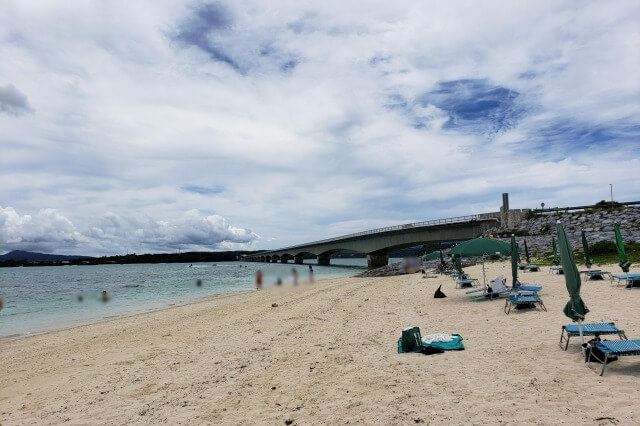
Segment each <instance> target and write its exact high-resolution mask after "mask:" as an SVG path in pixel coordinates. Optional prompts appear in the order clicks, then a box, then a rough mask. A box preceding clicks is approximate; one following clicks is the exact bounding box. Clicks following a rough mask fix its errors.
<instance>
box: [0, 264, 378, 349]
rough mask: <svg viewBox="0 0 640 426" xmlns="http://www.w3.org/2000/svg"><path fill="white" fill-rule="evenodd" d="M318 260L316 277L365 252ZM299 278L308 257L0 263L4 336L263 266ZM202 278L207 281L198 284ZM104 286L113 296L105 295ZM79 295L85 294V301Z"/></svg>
mask: <svg viewBox="0 0 640 426" xmlns="http://www.w3.org/2000/svg"><path fill="white" fill-rule="evenodd" d="M331 262H332V265H331V266H318V265H315V264H313V269H314V278H315V279H316V280H317V279H322V278H334V277H341V276H352V275H355V274H357V273H358V272H360V271H362V270H364V269H366V259H332V260H331ZM292 268H295V269H296V270H297V271H298V276H299V281H300V283H301V284H303V283H306V282H308V279H309V273H308V265H307V264H305V265H293V264H273V263H272V264H267V263H251V262H249V263H240V262H229V263H195V264H193V266H192V267H189V264H184V263H171V264H141V265H96V266H89V265H87V266H42V267H29V268H0V296H1V297H2V298H3V300H4V308H3V309H2V311H0V337H7V336H12V335H20V334H29V333H37V332H42V331H47V330H53V329H59V328H65V327H69V326H74V325H79V324H86V323H91V322H96V321H99V320H102V319H105V318H109V317H114V316H121V315H127V314H133V313H138V312H144V311H148V310H153V309H158V308H163V307H167V306H171V305H174V304H183V303H187V302H191V301H194V300H197V299H201V298H205V297H210V296H216V295H224V294H231V293H236V292H242V291H253V290H254V288H255V275H256V271H257V270H258V269H261V270H262V271H263V273H264V280H263V282H264V285H265V286H270V285H275V282H276V280H277V278H278V277H280V278H281V279H282V280H283V283H284V285H291V281H292V278H291V276H292V273H291V269H292ZM197 280H202V286H200V287H198V286H197V285H196V282H197ZM103 290H106V291H107V292H108V293H109V295H110V297H111V300H110V301H109V302H108V303H103V302H101V301H100V293H101V292H102V291H103ZM79 296H81V297H82V301H79V300H78V298H79Z"/></svg>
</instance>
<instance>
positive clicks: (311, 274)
mask: <svg viewBox="0 0 640 426" xmlns="http://www.w3.org/2000/svg"><path fill="white" fill-rule="evenodd" d="M309 283H310V284H313V266H311V265H309Z"/></svg>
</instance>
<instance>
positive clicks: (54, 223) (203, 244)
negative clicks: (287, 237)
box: [0, 207, 259, 254]
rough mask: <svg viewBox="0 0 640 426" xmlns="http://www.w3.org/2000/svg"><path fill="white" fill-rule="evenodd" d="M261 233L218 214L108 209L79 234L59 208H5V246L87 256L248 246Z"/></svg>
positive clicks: (0, 211)
mask: <svg viewBox="0 0 640 426" xmlns="http://www.w3.org/2000/svg"><path fill="white" fill-rule="evenodd" d="M257 239H259V236H258V235H256V234H255V233H253V232H251V231H249V230H246V229H242V228H238V227H235V226H233V225H231V224H230V223H229V221H228V220H226V219H225V218H223V217H221V216H218V215H209V216H204V215H202V214H201V213H200V212H199V211H197V210H190V211H187V212H185V213H184V214H183V215H182V216H181V217H179V218H178V219H177V220H174V221H171V222H169V221H159V220H154V219H152V218H151V217H148V216H140V217H131V216H128V217H126V216H119V215H116V214H114V213H106V214H104V215H102V216H101V217H99V218H97V219H96V220H95V221H94V223H93V224H92V225H90V226H89V227H87V229H86V230H84V231H83V232H80V231H78V230H77V229H76V227H75V226H74V224H73V223H72V222H71V220H69V219H68V218H66V217H64V216H63V215H61V214H60V212H58V211H56V210H54V209H42V210H40V211H39V212H38V213H37V214H35V215H33V216H32V215H28V214H25V215H20V214H19V213H18V212H16V210H15V209H14V208H12V207H6V208H2V207H0V250H3V251H9V250H38V251H48V252H53V251H56V252H59V253H66V252H70V253H78V252H79V250H83V254H100V253H118V254H119V253H122V252H124V251H126V250H133V251H135V250H138V251H142V252H167V251H173V250H177V249H182V250H196V251H197V250H205V251H206V250H214V249H215V250H221V249H231V248H234V249H243V248H246V247H248V246H250V245H251V243H253V242H254V241H255V240H257Z"/></svg>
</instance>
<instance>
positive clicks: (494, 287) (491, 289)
mask: <svg viewBox="0 0 640 426" xmlns="http://www.w3.org/2000/svg"><path fill="white" fill-rule="evenodd" d="M505 281H506V280H505V279H504V278H503V277H498V278H496V279H494V280H492V281H491V282H490V283H489V284H488V285H487V286H486V287H483V288H478V289H475V290H469V291H467V292H466V294H472V296H470V297H471V300H474V301H480V300H493V299H494V298H498V297H500V296H501V295H503V294H509V293H510V292H511V289H510V288H509V287H507V286H506V285H505ZM480 292H482V294H474V293H480Z"/></svg>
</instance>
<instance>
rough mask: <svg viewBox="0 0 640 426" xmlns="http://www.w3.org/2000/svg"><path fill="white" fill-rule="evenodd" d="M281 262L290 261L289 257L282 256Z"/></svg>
mask: <svg viewBox="0 0 640 426" xmlns="http://www.w3.org/2000/svg"><path fill="white" fill-rule="evenodd" d="M280 263H289V258H288V257H282V258H280Z"/></svg>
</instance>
